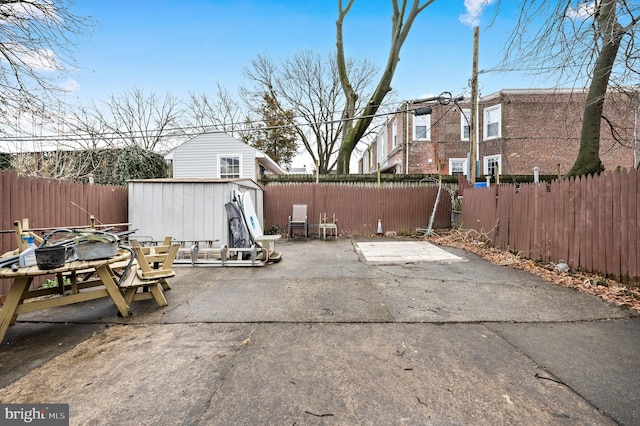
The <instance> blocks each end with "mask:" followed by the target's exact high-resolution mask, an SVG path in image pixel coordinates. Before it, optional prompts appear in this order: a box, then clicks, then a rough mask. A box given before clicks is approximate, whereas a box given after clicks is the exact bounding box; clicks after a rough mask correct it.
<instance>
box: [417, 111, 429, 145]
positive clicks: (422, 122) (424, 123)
mask: <svg viewBox="0 0 640 426" xmlns="http://www.w3.org/2000/svg"><path fill="white" fill-rule="evenodd" d="M418 127H425V132H424V133H425V137H424V138H418ZM413 140H414V141H430V140H431V114H425V115H416V116H414V117H413Z"/></svg>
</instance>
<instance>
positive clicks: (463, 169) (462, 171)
mask: <svg viewBox="0 0 640 426" xmlns="http://www.w3.org/2000/svg"><path fill="white" fill-rule="evenodd" d="M467 164H468V163H467V159H466V158H449V174H450V175H452V176H453V175H465V176H466V175H467V168H468V166H467Z"/></svg>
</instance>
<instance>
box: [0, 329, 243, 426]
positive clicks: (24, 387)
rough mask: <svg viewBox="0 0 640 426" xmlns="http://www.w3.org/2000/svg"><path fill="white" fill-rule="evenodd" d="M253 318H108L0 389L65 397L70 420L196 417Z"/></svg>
mask: <svg viewBox="0 0 640 426" xmlns="http://www.w3.org/2000/svg"><path fill="white" fill-rule="evenodd" d="M254 327H255V326H250V325H239V324H234V325H226V326H224V325H213V324H169V325H167V324H165V325H163V326H161V327H160V326H132V325H129V326H113V327H110V328H109V329H107V330H105V331H104V332H103V333H100V334H97V335H96V336H94V337H91V338H89V339H87V340H85V341H84V342H82V343H80V344H79V345H78V346H76V347H75V348H73V349H71V350H69V351H68V352H66V353H64V354H61V355H59V356H57V357H56V358H54V359H52V360H51V361H49V362H48V363H47V364H46V365H43V366H41V367H39V368H37V369H35V370H33V371H32V372H31V373H29V374H27V375H25V376H24V377H22V378H20V379H19V380H18V381H16V382H14V383H12V384H10V385H8V386H6V387H4V388H3V389H0V401H3V402H5V403H6V402H11V403H29V402H31V401H46V402H47V403H64V404H69V408H70V410H69V411H70V413H69V415H70V417H71V421H70V424H72V425H78V424H96V425H115V424H136V425H170V424H198V422H199V419H200V418H201V417H202V415H203V414H204V413H205V412H206V410H207V408H208V407H209V400H210V399H211V398H212V397H213V396H214V395H215V394H216V392H217V390H218V388H219V387H220V386H221V384H222V382H223V381H224V378H225V377H226V376H227V375H228V374H229V370H230V369H232V368H233V365H234V362H235V361H234V360H235V358H236V357H237V354H238V353H240V351H241V349H242V346H243V344H245V343H244V342H245V341H247V342H248V341H250V340H248V339H250V336H251V334H252V331H253V329H254Z"/></svg>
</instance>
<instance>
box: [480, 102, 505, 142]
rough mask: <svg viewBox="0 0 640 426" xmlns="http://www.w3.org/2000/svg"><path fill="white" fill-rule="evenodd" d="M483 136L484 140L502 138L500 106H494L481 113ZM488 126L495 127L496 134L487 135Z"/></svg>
mask: <svg viewBox="0 0 640 426" xmlns="http://www.w3.org/2000/svg"><path fill="white" fill-rule="evenodd" d="M483 118H484V119H483V120H482V121H483V126H482V127H483V129H482V130H483V136H484V139H485V140H488V139H496V138H500V137H502V105H494V106H491V107H488V108H485V109H484V111H483ZM489 125H497V133H496V134H495V135H489Z"/></svg>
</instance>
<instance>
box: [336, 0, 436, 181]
mask: <svg viewBox="0 0 640 426" xmlns="http://www.w3.org/2000/svg"><path fill="white" fill-rule="evenodd" d="M353 1H354V0H349V3H348V4H347V6H346V7H345V8H344V9H343V8H342V1H341V0H339V2H338V4H339V7H338V9H339V10H338V20H337V21H336V48H337V64H338V73H339V75H340V83H341V84H342V90H343V91H344V94H345V98H346V105H345V108H344V111H343V113H342V119H343V120H345V123H344V128H343V131H342V143H341V145H340V151H339V152H338V174H348V173H349V163H350V161H351V154H352V153H353V150H354V149H355V147H356V145H357V144H358V142H359V141H360V138H362V136H363V135H364V134H365V132H366V131H367V128H368V127H369V125H370V124H371V121H373V116H374V115H375V113H376V112H377V111H378V108H379V107H380V104H382V101H383V100H384V98H385V96H386V95H387V93H389V92H390V91H391V80H392V79H393V75H394V73H395V71H396V67H397V65H398V62H399V61H400V49H401V48H402V44H403V43H404V41H405V40H406V38H407V35H408V34H409V30H410V29H411V25H413V22H414V21H415V18H416V16H418V14H419V13H420V12H422V11H423V10H424V9H425V8H426V7H427V6H429V5H430V4H431V3H433V2H434V1H435V0H427V1H426V2H425V3H424V4H422V5H420V0H413V1H412V3H411V6H410V9H409V11H408V13H407V16H406V21H403V20H404V18H405V12H406V10H407V3H408V1H409V0H402V2H400V5H399V4H398V3H399V2H398V0H392V1H391V4H392V6H393V15H392V19H391V22H392V26H391V28H392V29H391V47H390V49H389V56H388V58H387V64H386V66H385V69H384V71H383V74H382V77H381V78H380V81H379V82H378V85H377V86H376V90H375V91H374V92H373V95H372V96H371V98H370V99H369V102H368V103H367V106H366V107H365V108H364V110H363V111H362V112H360V114H359V117H357V118H356V110H355V109H356V101H357V100H358V95H357V93H356V92H355V91H354V90H353V87H352V86H351V83H350V82H349V77H348V74H347V67H346V62H345V57H344V45H343V41H342V24H343V21H344V18H345V16H346V15H347V13H348V12H349V9H350V8H351V6H352V5H353Z"/></svg>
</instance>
